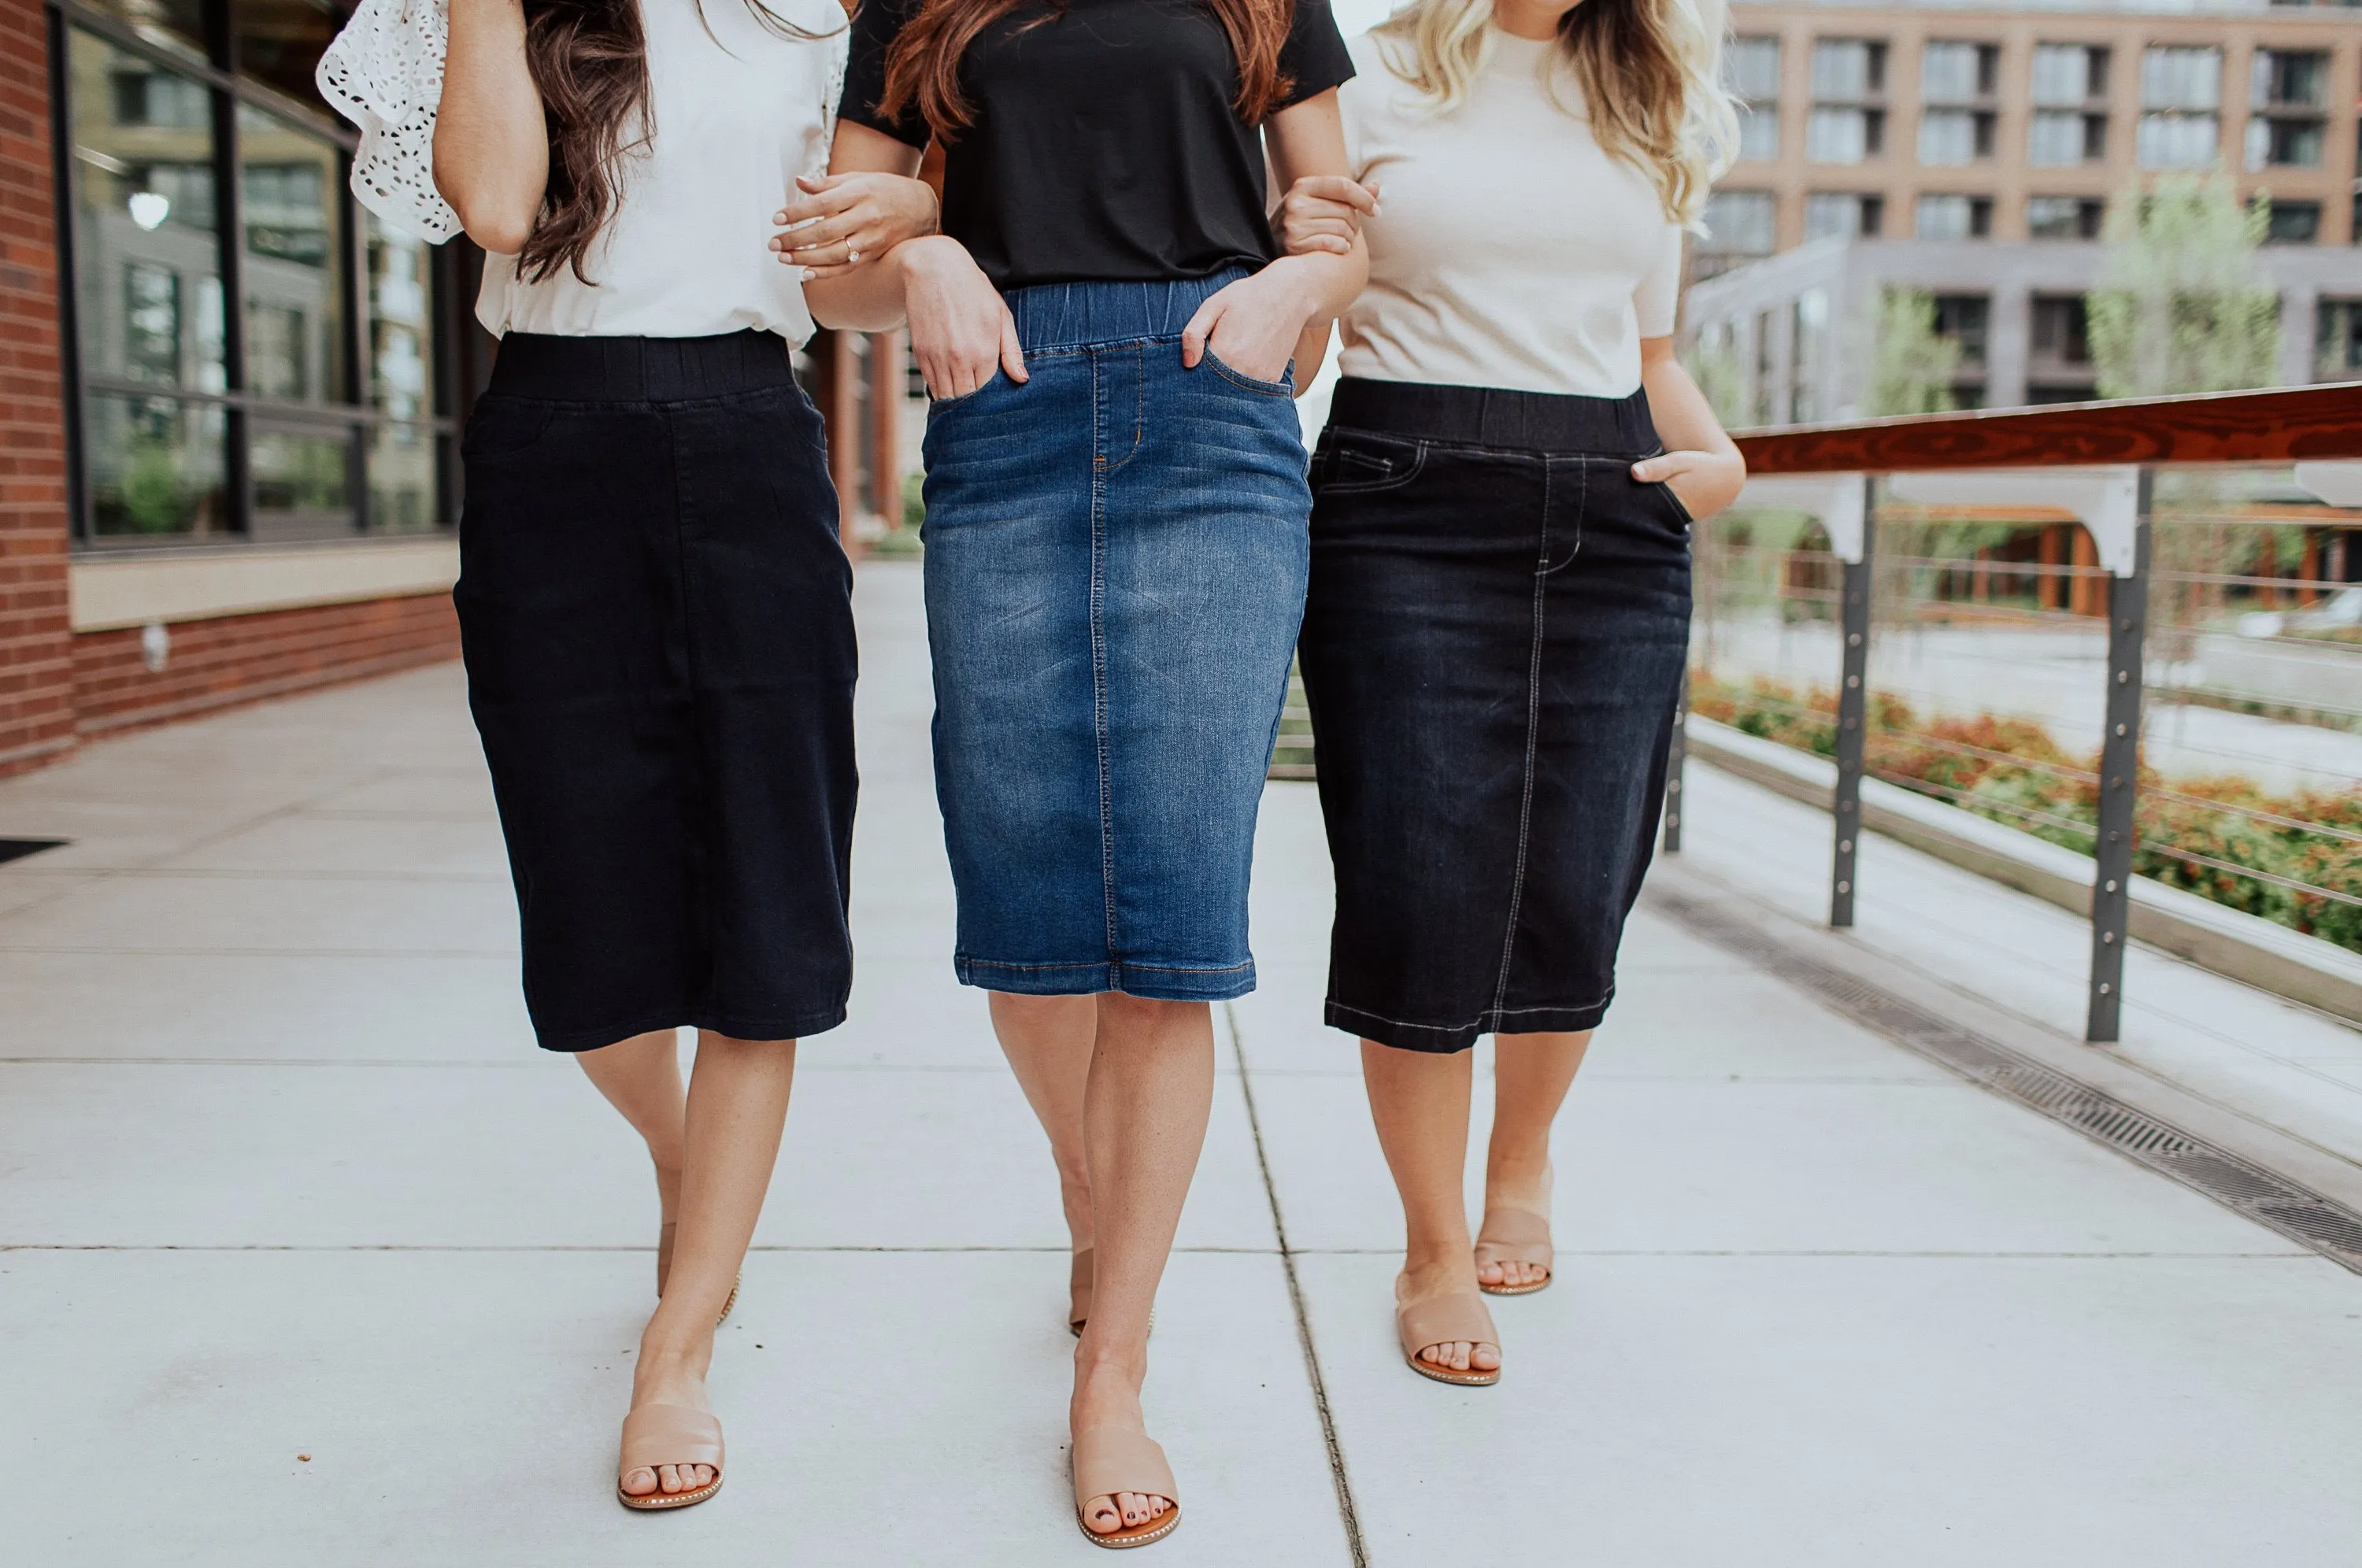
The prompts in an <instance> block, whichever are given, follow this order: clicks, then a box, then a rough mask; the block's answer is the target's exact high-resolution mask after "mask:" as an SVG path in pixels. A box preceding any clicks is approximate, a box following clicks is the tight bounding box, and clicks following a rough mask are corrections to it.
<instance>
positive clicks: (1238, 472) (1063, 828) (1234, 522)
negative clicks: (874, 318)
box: [924, 273, 1310, 1001]
mask: <svg viewBox="0 0 2362 1568" xmlns="http://www.w3.org/2000/svg"><path fill="white" fill-rule="evenodd" d="M1237 275H1239V274H1235V273H1231V274H1222V275H1218V276H1216V277H1212V278H1207V279H1198V280H1192V281H1189V282H1177V283H1063V284H1047V285H1042V286H1038V287H1034V288H1028V289H1021V290H1017V291H1014V292H1012V293H1010V295H1009V296H1008V299H1009V304H1010V312H1011V315H1013V316H1014V318H1015V319H1016V322H1017V326H1018V334H1019V338H1020V341H1021V344H1022V345H1023V347H1024V348H1025V352H1026V360H1027V370H1028V378H1027V380H1026V381H1022V382H1015V381H1010V380H1009V379H1008V378H1006V377H1005V376H995V377H994V378H993V379H992V380H991V381H988V383H987V384H986V385H985V386H984V387H983V388H982V389H981V390H979V391H977V392H974V393H972V394H970V395H968V396H966V397H964V398H961V399H958V400H956V401H954V402H949V403H938V404H937V405H936V406H935V407H934V408H933V409H932V410H931V411H930V414H929V420H928V429H927V437H926V458H927V464H926V466H927V478H926V490H925V495H926V506H927V514H926V522H925V525H924V531H925V539H926V547H927V553H926V577H927V613H928V634H929V638H930V643H931V646H932V647H933V653H934V672H935V700H936V712H935V725H934V739H935V765H936V773H935V777H936V790H937V796H938V799H939V801H940V802H941V804H942V807H943V812H944V840H945V845H946V847H947V848H948V850H949V852H950V857H951V862H952V874H953V879H954V882H955V885H956V887H957V889H958V892H959V927H958V936H957V941H956V944H955V946H956V951H955V960H954V965H955V971H956V973H957V975H958V977H959V978H960V980H961V981H962V982H963V983H965V984H968V985H978V986H985V987H988V988H992V989H995V990H1002V991H1011V992H1020V993H1025V994H1035V995H1070V994H1082V993H1091V992H1098V991H1109V990H1120V991H1124V992H1127V993H1129V994H1131V995H1134V996H1141V997H1149V998H1158V999H1170V1000H1182V1001H1213V1000H1221V999H1228V998H1231V997H1236V996H1240V995H1243V994H1244V993H1245V992H1247V991H1249V990H1251V989H1253V986H1254V964H1253V955H1252V953H1251V952H1250V950H1249V946H1248V942H1247V921H1246V889H1247V878H1248V873H1249V869H1250V867H1251V864H1252V858H1253V839H1254V821H1255V812H1256V808H1257V806H1258V803H1259V801H1260V800H1261V794H1262V788H1263V780H1264V772H1265V769H1266V767H1267V765H1268V762H1269V759H1270V746H1271V736H1272V734H1273V733H1274V732H1275V728H1276V726H1277V723H1278V718H1279V710H1280V707H1281V704H1282V702H1283V701H1284V699H1285V696H1286V680H1287V667H1288V663H1289V658H1290V655H1291V653H1292V650H1293V646H1294V644H1295V640H1296V634H1297V629H1298V626H1299V624H1300V621H1301V617H1302V612H1303V593H1304V580H1305V572H1306V552H1307V546H1306V536H1305V529H1306V519H1307V516H1308V512H1309V509H1310V495H1309V491H1308V489H1307V488H1306V484H1305V479H1304V448H1303V444H1302V441H1301V439H1300V437H1299V436H1298V435H1297V424H1296V414H1295V409H1294V407H1293V405H1292V403H1290V402H1289V400H1288V399H1287V398H1286V396H1285V395H1284V392H1283V393H1282V394H1281V395H1274V394H1273V393H1272V392H1267V391H1262V390H1257V388H1255V387H1254V386H1253V385H1251V384H1246V383H1242V381H1239V380H1236V379H1233V378H1231V377H1227V376H1225V375H1223V374H1222V373H1221V372H1220V367H1219V366H1217V365H1214V364H1212V363H1210V362H1209V363H1205V364H1201V365H1200V366H1199V367H1198V368H1197V369H1194V370H1185V369H1183V367H1182V365H1181V359H1180V341H1179V340H1180V334H1181V330H1182V328H1183V327H1184V326H1187V323H1188V320H1189V318H1190V316H1191V315H1194V314H1196V312H1197V310H1198V306H1199V305H1201V304H1204V302H1205V301H1206V299H1207V298H1209V296H1210V295H1211V294H1212V293H1214V292H1215V291H1216V290H1218V289H1220V288H1221V287H1222V286H1224V285H1225V284H1226V283H1227V282H1230V281H1231V278H1232V277H1235V276H1237Z"/></svg>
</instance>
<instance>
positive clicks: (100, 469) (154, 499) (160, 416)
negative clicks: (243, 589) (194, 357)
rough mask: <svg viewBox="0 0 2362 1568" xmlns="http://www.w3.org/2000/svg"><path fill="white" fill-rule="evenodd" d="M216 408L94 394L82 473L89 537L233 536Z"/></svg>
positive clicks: (87, 405) (87, 403)
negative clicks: (88, 516)
mask: <svg viewBox="0 0 2362 1568" xmlns="http://www.w3.org/2000/svg"><path fill="white" fill-rule="evenodd" d="M224 424H225V421H224V416H223V413H222V409H221V406H220V405H219V404H218V403H192V402H189V401H187V400H185V399H182V398H176V397H126V396H121V395H118V394H116V393H114V392H91V393H88V394H87V395H85V396H84V397H83V432H82V435H83V481H84V484H85V485H86V487H87V488H88V490H89V492H90V513H91V532H92V533H94V534H96V535H99V536H106V537H116V538H122V537H139V536H158V535H167V536H169V535H207V534H222V533H226V532H229V531H230V529H231V527H232V524H231V520H230V514H229V495H228V491H226V488H225V486H224V480H223V470H222V449H223V448H222V436H223V433H224Z"/></svg>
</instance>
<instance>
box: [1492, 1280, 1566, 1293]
mask: <svg viewBox="0 0 2362 1568" xmlns="http://www.w3.org/2000/svg"><path fill="white" fill-rule="evenodd" d="M1550 1287H1551V1282H1550V1280H1548V1279H1545V1280H1543V1281H1542V1282H1541V1283H1540V1285H1486V1284H1485V1283H1484V1282H1483V1281H1482V1280H1479V1281H1478V1282H1477V1285H1476V1288H1477V1289H1479V1290H1481V1291H1483V1292H1484V1293H1485V1295H1487V1296H1531V1295H1532V1294H1534V1292H1536V1291H1538V1290H1548V1289H1549V1288H1550Z"/></svg>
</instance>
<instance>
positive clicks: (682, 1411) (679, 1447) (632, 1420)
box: [615, 1405, 722, 1512]
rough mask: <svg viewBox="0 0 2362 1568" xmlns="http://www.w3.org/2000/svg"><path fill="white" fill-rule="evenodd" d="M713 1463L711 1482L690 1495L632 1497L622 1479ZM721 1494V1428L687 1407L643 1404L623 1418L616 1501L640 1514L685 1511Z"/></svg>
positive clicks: (666, 1494) (673, 1493)
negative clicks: (642, 1472)
mask: <svg viewBox="0 0 2362 1568" xmlns="http://www.w3.org/2000/svg"><path fill="white" fill-rule="evenodd" d="M666 1464H672V1465H683V1464H711V1465H712V1466H713V1479H712V1480H711V1481H709V1482H707V1483H706V1484H705V1485H702V1486H700V1487H698V1488H697V1489H696V1490H694V1491H690V1492H651V1493H649V1494H648V1495H647V1496H645V1497H635V1496H632V1495H631V1494H630V1493H629V1492H626V1491H624V1476H626V1475H629V1474H631V1473H632V1472H633V1471H635V1470H654V1469H656V1468H657V1467H658V1466H659V1465H666ZM720 1490H722V1423H721V1422H720V1421H718V1420H716V1419H713V1418H712V1416H710V1415H708V1414H706V1412H704V1411H703V1410H692V1409H690V1408H689V1407H688V1406H686V1405H643V1406H641V1407H640V1408H638V1409H636V1410H635V1411H633V1412H632V1413H631V1414H630V1415H628V1416H625V1417H624V1451H623V1455H622V1457H621V1458H620V1459H619V1460H618V1461H617V1463H616V1465H615V1501H617V1502H619V1503H621V1504H623V1505H624V1507H627V1508H637V1509H640V1510H641V1511H643V1512H646V1511H649V1510H653V1509H657V1508H686V1507H692V1506H694V1505H696V1504H699V1503H701V1502H703V1501H705V1499H706V1498H708V1497H711V1496H713V1494H714V1493H716V1492H719V1491H720Z"/></svg>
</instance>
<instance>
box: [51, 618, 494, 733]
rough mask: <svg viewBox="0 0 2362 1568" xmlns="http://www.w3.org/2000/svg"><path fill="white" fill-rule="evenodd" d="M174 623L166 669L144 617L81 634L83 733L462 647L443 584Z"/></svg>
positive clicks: (379, 670)
mask: <svg viewBox="0 0 2362 1568" xmlns="http://www.w3.org/2000/svg"><path fill="white" fill-rule="evenodd" d="M167 630H168V631H169V632H170V634H171V648H170V651H169V652H168V653H167V654H166V656H165V659H164V667H163V668H161V669H156V670H151V669H149V668H148V664H147V656H146V653H145V650H144V649H143V648H142V646H141V644H140V636H141V633H140V629H139V628H138V627H136V626H134V627H127V628H126V629H124V630H122V631H117V632H84V633H83V634H82V635H79V636H77V637H75V638H74V639H73V675H74V681H73V689H74V705H75V707H76V708H77V709H78V710H79V712H80V714H81V729H82V733H83V734H86V735H97V734H108V733H111V732H114V731H119V730H124V729H128V728H131V727H133V726H136V725H140V724H153V723H164V722H165V721H167V720H171V719H182V718H187V717H189V716H191V715H193V714H196V713H203V712H210V711H212V710H214V709H217V708H226V707H228V706H230V705H232V704H234V703H238V702H251V701H257V700H259V699H261V698H265V697H281V696H285V695H287V694H288V693H289V692H292V691H305V690H312V689H313V688H315V687H320V686H327V685H332V684H334V683H336V682H337V681H344V680H359V679H362V678H364V677H366V676H371V675H385V674H388V673H390V672H392V671H393V670H397V669H408V668H411V667H413V666H414V665H421V664H434V663H436V662H437V661H439V660H442V659H447V658H452V657H457V656H458V652H459V622H458V616H457V615H456V614H455V613H453V611H452V609H451V600H450V597H449V596H448V595H447V594H441V593H423V594H418V595H415V596H414V597H411V598H407V599H371V600H367V601H364V602H360V603H357V604H323V605H318V606H315V607H314V608H311V609H305V610H273V611H270V612H267V613H263V614H259V615H225V616H223V617H221V618H220V619H218V620H211V621H182V622H179V623H177V624H173V625H172V626H171V627H169V628H167Z"/></svg>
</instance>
